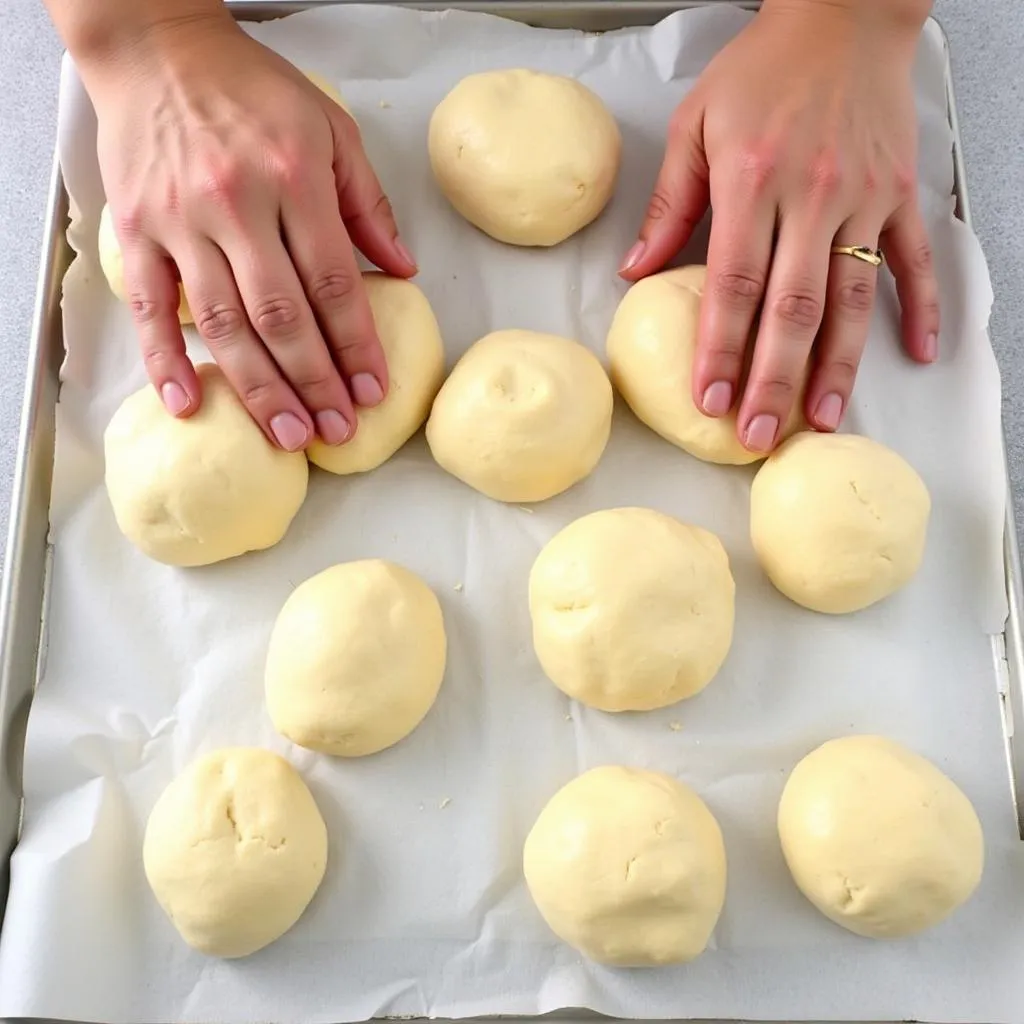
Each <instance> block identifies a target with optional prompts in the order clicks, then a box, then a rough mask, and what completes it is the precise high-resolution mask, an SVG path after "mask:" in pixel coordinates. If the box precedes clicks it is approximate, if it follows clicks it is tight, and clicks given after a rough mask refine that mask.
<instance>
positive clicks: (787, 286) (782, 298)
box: [736, 216, 838, 452]
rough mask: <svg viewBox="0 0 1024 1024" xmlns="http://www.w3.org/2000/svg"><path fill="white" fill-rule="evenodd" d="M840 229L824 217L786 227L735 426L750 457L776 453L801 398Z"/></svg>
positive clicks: (791, 221)
mask: <svg viewBox="0 0 1024 1024" xmlns="http://www.w3.org/2000/svg"><path fill="white" fill-rule="evenodd" d="M837 227H838V225H836V224H834V223H825V222H824V221H823V220H822V218H821V217H820V216H814V217H813V218H811V217H807V216H804V217H800V216H789V217H786V218H785V219H783V221H782V226H781V227H780V229H779V240H778V244H777V245H776V248H775V254H774V257H773V258H772V268H771V273H770V274H769V278H768V287H767V289H766V291H765V297H764V305H763V308H762V312H761V322H760V325H759V327H758V330H757V338H756V340H755V342H754V354H753V358H752V360H751V364H750V374H749V376H748V378H747V384H746V387H745V388H744V391H743V400H742V402H741V403H740V411H739V414H738V416H737V422H736V426H737V432H738V434H739V437H740V440H741V441H742V442H743V444H744V446H745V447H746V448H747V449H749V450H750V451H753V452H769V451H771V450H772V448H774V447H775V444H776V442H777V441H778V438H779V431H780V429H781V426H782V424H784V423H785V422H786V420H787V419H788V418H789V414H790V412H791V411H792V409H793V405H794V403H795V402H796V400H797V397H798V395H799V394H800V389H801V386H802V384H803V381H804V378H805V376H806V373H807V362H808V360H809V358H810V355H811V347H812V346H813V344H814V338H815V335H816V334H817V333H818V328H819V327H820V326H821V321H822V314H823V312H824V309H825V287H826V284H827V282H828V266H829V248H830V246H831V245H832V239H833V238H834V236H835V232H836V229H837Z"/></svg>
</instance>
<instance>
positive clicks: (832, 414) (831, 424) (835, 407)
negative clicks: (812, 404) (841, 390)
mask: <svg viewBox="0 0 1024 1024" xmlns="http://www.w3.org/2000/svg"><path fill="white" fill-rule="evenodd" d="M842 418H843V398H842V396H841V395H837V394H836V393H835V392H834V391H832V392H830V393H829V394H827V395H826V396H825V397H824V398H823V399H822V400H821V401H820V402H818V407H817V409H815V410H814V419H815V422H816V423H817V424H818V426H819V427H821V428H822V429H823V430H835V429H836V427H838V426H839V421H840V420H841V419H842Z"/></svg>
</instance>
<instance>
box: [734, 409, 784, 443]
mask: <svg viewBox="0 0 1024 1024" xmlns="http://www.w3.org/2000/svg"><path fill="white" fill-rule="evenodd" d="M778 432H779V418H778V416H772V415H770V414H769V413H766V412H762V413H758V415H757V416H755V417H754V418H753V419H752V420H751V421H750V423H748V424H747V432H746V434H744V435H743V444H744V445H745V446H746V447H747V448H748V449H749V450H750V451H752V452H770V451H771V450H772V446H773V445H774V444H775V435H776V434H777V433H778Z"/></svg>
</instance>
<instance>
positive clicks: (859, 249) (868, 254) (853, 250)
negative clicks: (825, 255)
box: [832, 245, 885, 267]
mask: <svg viewBox="0 0 1024 1024" xmlns="http://www.w3.org/2000/svg"><path fill="white" fill-rule="evenodd" d="M832 252H833V253H835V254H837V255H839V256H852V257H853V258H854V259H857V260H863V261H864V262H865V263H870V264H871V266H873V267H880V266H881V265H882V263H883V261H884V260H885V257H884V256H883V255H882V250H881V249H872V248H871V246H869V245H833V246H832Z"/></svg>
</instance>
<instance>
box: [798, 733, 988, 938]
mask: <svg viewBox="0 0 1024 1024" xmlns="http://www.w3.org/2000/svg"><path fill="white" fill-rule="evenodd" d="M779 838H780V839H781V840H782V852H783V854H784V855H785V858H786V863H787V864H788V865H789V870H790V871H791V872H792V875H793V880H794V881H795V882H796V884H797V886H798V887H799V888H800V891H801V892H802V893H803V894H804V895H805V896H806V897H807V898H808V899H809V900H810V901H811V902H812V903H813V904H814V905H815V906H816V907H817V908H818V909H819V910H820V911H821V912H822V913H823V914H824V915H825V916H826V917H828V918H830V919H831V920H833V921H835V922H836V924H839V925H842V926H843V927H844V928H847V929H849V930H850V931H851V932H856V934H857V935H865V936H868V937H869V938H875V939H891V938H899V937H901V936H904V935H913V934H914V933H915V932H920V931H923V930H924V929H925V928H930V927H932V925H935V924H938V923H939V922H940V921H941V920H943V918H945V917H947V916H948V915H949V914H951V913H952V912H953V911H954V910H956V908H957V907H959V906H960V905H961V904H962V903H964V902H965V901H966V900H967V899H968V897H970V895H971V893H973V892H974V890H975V889H976V888H977V886H978V882H979V881H981V872H982V867H983V864H984V859H985V848H984V839H983V837H982V833H981V825H980V824H979V822H978V816H977V815H976V814H975V813H974V808H973V807H972V806H971V802H970V801H969V800H968V799H967V797H966V796H964V794H963V793H962V792H961V791H960V790H959V789H958V788H957V786H956V785H955V784H954V783H953V782H952V781H951V780H950V779H948V778H947V777H946V776H945V775H943V774H942V772H940V771H939V770H938V768H936V767H935V766H934V765H933V764H932V763H931V762H930V761H926V760H925V759H924V758H923V757H920V756H918V755H917V754H914V753H911V752H910V751H909V750H906V749H905V748H903V747H901V746H900V745H899V744H898V743H893V742H892V740H887V739H883V738H881V737H879V736H848V737H846V738H844V739H838V740H831V741H830V742H828V743H825V744H824V745H822V746H820V747H818V749H817V750H814V751H812V752H811V753H810V754H808V755H807V756H806V757H805V758H804V759H803V760H802V761H801V762H800V763H799V764H798V765H797V766H796V767H795V768H794V769H793V772H792V774H791V775H790V777H789V780H788V781H787V782H786V788H785V789H784V790H783V791H782V800H781V801H780V802H779Z"/></svg>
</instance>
